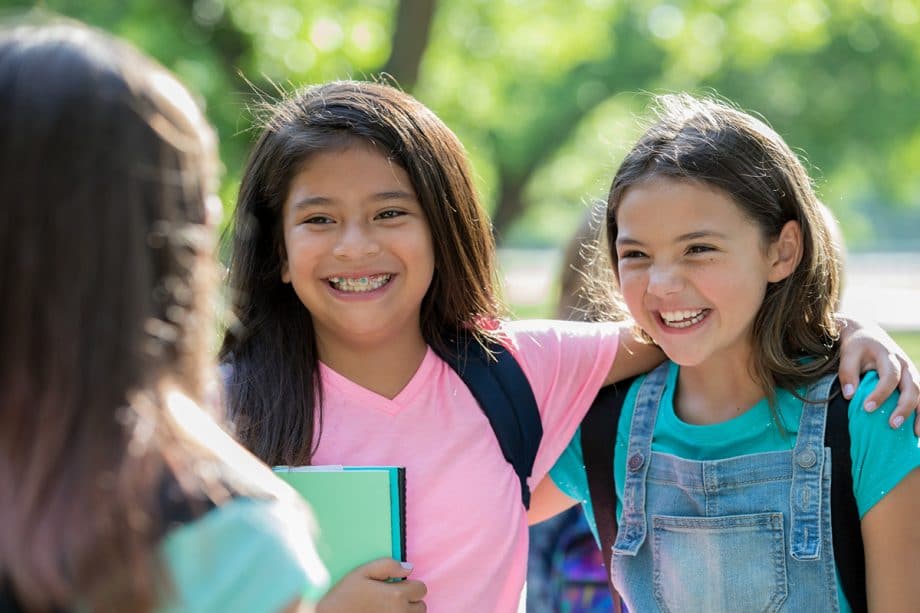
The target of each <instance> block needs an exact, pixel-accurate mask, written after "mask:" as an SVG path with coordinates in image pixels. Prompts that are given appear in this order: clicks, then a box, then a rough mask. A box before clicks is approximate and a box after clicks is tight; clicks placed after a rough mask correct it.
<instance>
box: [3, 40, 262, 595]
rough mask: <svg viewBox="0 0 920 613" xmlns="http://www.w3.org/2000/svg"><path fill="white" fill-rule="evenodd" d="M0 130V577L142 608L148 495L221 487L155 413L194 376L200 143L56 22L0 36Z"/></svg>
mask: <svg viewBox="0 0 920 613" xmlns="http://www.w3.org/2000/svg"><path fill="white" fill-rule="evenodd" d="M0 124H2V128H0V184H2V185H3V193H4V196H3V204H2V207H3V214H2V216H0V253H2V257H0V295H2V296H3V300H0V525H2V526H3V528H2V530H3V538H2V539H0V587H2V586H3V585H4V584H5V586H6V588H7V589H11V590H12V593H13V595H14V597H15V599H16V600H18V601H19V603H20V605H21V606H23V607H24V608H25V609H27V610H34V611H44V610H50V609H52V608H67V609H69V608H74V607H77V606H78V605H79V606H80V607H83V606H85V607H88V608H89V609H90V610H93V611H116V610H117V611H125V610H129V611H146V610H150V609H151V608H153V607H154V606H155V605H156V604H157V602H158V600H159V599H160V598H161V596H162V595H163V594H165V593H168V582H165V575H164V572H163V571H164V569H163V568H161V561H160V557H159V554H158V550H157V546H158V544H159V542H160V540H161V538H162V537H163V536H164V535H165V533H166V531H167V530H168V529H169V527H170V526H169V525H168V521H169V518H168V517H166V513H165V512H164V508H163V507H164V504H163V500H161V498H160V497H161V495H162V494H163V493H164V492H165V491H167V490H166V489H164V487H165V486H166V485H167V484H170V483H172V484H178V486H179V488H178V490H176V489H175V488H169V489H168V491H169V492H171V493H172V494H176V495H178V498H177V499H175V500H173V502H176V503H180V502H182V500H183V499H184V500H185V501H187V502H189V504H191V503H192V502H194V501H198V502H201V501H203V500H204V499H205V498H206V497H210V498H211V499H212V500H214V501H216V500H218V499H219V498H221V497H222V496H225V495H226V491H221V484H222V483H223V481H222V482H221V484H218V483H217V478H216V476H215V475H216V473H217V472H219V469H220V467H222V466H223V464H221V462H219V461H218V459H217V456H216V454H215V453H212V452H211V451H209V450H208V449H207V447H206V446H204V445H200V444H198V443H197V442H194V441H193V440H192V439H190V438H188V436H187V435H186V434H185V433H183V431H182V429H181V427H180V425H179V418H178V417H174V413H173V411H172V409H175V407H176V406H177V405H176V402H177V401H176V400H175V399H176V398H179V397H181V398H183V399H184V400H183V401H182V402H180V403H179V404H181V406H182V407H185V409H187V410H185V413H186V414H187V413H188V411H191V410H198V407H197V406H196V404H197V405H200V403H202V402H203V401H204V399H205V396H206V388H207V385H208V383H207V382H208V376H206V373H207V372H209V369H208V366H209V361H208V359H207V347H208V338H207V337H208V336H209V331H210V329H211V328H212V325H211V317H210V316H209V315H208V313H209V311H210V310H211V309H212V307H213V304H212V303H213V289H214V281H215V275H214V274H213V268H214V267H213V265H212V262H213V249H214V240H213V228H212V227H211V226H208V225H207V224H206V223H205V220H206V208H207V207H206V202H207V197H208V194H210V193H212V192H211V189H212V188H213V187H214V186H213V185H212V181H213V171H214V167H215V157H214V142H213V141H214V139H213V134H212V132H211V130H210V128H209V127H208V126H207V124H206V122H205V121H204V118H203V116H202V115H201V113H200V111H199V110H198V109H197V108H196V107H195V104H194V102H193V101H192V99H191V97H190V96H189V94H188V93H187V92H186V91H185V89H184V88H183V87H182V86H181V85H179V83H178V82H177V81H176V80H175V79H174V78H173V77H172V76H171V75H170V74H169V73H167V72H166V71H165V70H164V69H163V68H162V67H160V66H158V65H156V64H155V63H153V62H152V61H151V60H149V59H148V58H146V57H145V56H142V55H141V54H140V53H138V52H136V51H135V50H134V49H133V48H130V47H128V46H127V45H125V44H123V43H121V42H118V41H116V40H114V39H112V38H110V37H108V36H106V35H104V34H102V33H100V32H96V31H94V30H90V29H89V28H86V27H83V26H80V25H79V24H75V23H69V22H67V23H53V24H49V23H46V24H43V25H41V24H39V25H23V24H20V25H18V26H15V27H13V26H11V27H9V28H7V29H6V30H4V31H3V32H2V34H0ZM211 378H213V376H212V377H211ZM189 407H190V408H189ZM171 408H172V409H171ZM253 462H254V460H253ZM215 468H217V469H218V471H215ZM239 489H244V488H243V487H242V486H241V487H240V488H239ZM197 508H200V509H202V510H203V509H205V508H206V505H204V504H201V505H198V507H197Z"/></svg>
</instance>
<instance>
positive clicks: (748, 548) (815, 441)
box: [612, 364, 840, 613]
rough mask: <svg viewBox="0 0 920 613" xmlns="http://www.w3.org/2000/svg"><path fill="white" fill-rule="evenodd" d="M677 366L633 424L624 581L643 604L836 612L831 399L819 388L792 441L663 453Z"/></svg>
mask: <svg viewBox="0 0 920 613" xmlns="http://www.w3.org/2000/svg"><path fill="white" fill-rule="evenodd" d="M667 373H668V365H667V364H663V365H662V366H660V367H659V368H657V369H656V370H655V371H654V372H653V373H651V374H649V376H648V377H647V378H646V379H645V381H644V382H643V384H642V386H641V388H640V390H639V394H638V397H637V401H636V408H635V412H634V414H633V418H632V422H631V425H630V437H629V448H628V452H627V460H626V479H625V481H624V492H623V500H622V504H623V514H622V517H621V522H620V526H619V533H618V536H617V540H616V543H615V545H614V549H613V564H612V568H613V580H614V583H615V585H616V586H617V588H618V589H619V590H620V592H621V593H622V595H623V597H624V601H625V602H626V604H627V605H628V607H629V608H630V610H633V611H706V612H709V613H721V612H726V613H727V612H732V613H740V612H747V611H781V610H782V611H829V612H836V611H839V610H840V603H839V602H838V598H837V580H836V575H835V564H834V552H833V545H832V542H831V523H830V522H831V517H830V451H829V450H825V448H824V426H825V418H826V415H827V404H826V399H827V396H828V393H829V391H830V385H831V383H832V381H833V378H834V376H833V375H830V376H828V377H825V378H823V379H821V380H820V381H818V382H817V383H815V384H813V385H812V386H810V387H809V388H808V391H807V398H808V400H809V403H806V405H805V407H804V409H803V411H802V417H801V420H800V424H799V430H798V436H797V438H796V444H795V447H794V449H792V450H791V451H776V452H769V453H758V454H753V455H746V456H738V457H733V458H727V459H724V460H713V461H691V460H685V459H682V458H679V457H676V456H673V455H669V454H664V453H658V452H652V450H651V446H652V433H653V431H654V428H655V420H656V417H657V412H658V405H659V402H660V399H661V396H662V392H663V390H664V387H665V384H666V379H667Z"/></svg>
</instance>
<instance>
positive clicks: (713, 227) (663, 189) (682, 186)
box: [616, 177, 756, 241]
mask: <svg viewBox="0 0 920 613" xmlns="http://www.w3.org/2000/svg"><path fill="white" fill-rule="evenodd" d="M616 222H617V235H618V236H617V238H618V240H619V239H620V237H623V236H624V235H628V236H629V237H630V238H639V237H641V240H643V241H646V240H655V239H673V238H674V237H677V236H683V235H684V234H687V233H691V232H700V231H707V230H709V231H712V232H718V233H730V232H740V231H741V230H742V229H745V230H747V229H754V230H756V226H755V225H754V223H753V222H752V221H751V220H750V219H748V217H747V216H746V215H745V214H744V211H743V210H742V209H741V207H740V206H739V205H738V203H737V202H735V200H734V199H733V198H732V197H731V196H730V195H729V194H728V192H725V191H723V190H720V189H718V188H716V187H713V186H710V185H707V184H705V183H701V182H697V181H687V180H682V179H673V178H669V177H653V178H650V179H648V180H646V181H643V182H641V183H638V184H636V185H633V186H631V187H630V188H628V189H627V190H626V192H625V193H624V194H623V197H622V198H621V199H620V203H619V206H618V207H617V209H616Z"/></svg>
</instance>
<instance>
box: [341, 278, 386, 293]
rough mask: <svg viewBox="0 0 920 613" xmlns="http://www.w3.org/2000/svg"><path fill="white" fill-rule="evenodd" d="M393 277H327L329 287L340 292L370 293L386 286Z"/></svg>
mask: <svg viewBox="0 0 920 613" xmlns="http://www.w3.org/2000/svg"><path fill="white" fill-rule="evenodd" d="M392 278H393V275H389V274H384V275H370V276H367V277H329V278H328V279H327V281H329V285H331V286H332V287H334V288H335V289H337V290H339V291H340V292H372V291H374V290H375V289H380V288H381V287H383V286H384V285H386V284H387V283H388V282H389V280H390V279H392Z"/></svg>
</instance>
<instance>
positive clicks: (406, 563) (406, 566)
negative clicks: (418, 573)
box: [399, 562, 412, 570]
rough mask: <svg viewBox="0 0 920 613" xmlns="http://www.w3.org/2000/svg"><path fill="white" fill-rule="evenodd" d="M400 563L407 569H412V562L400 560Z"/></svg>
mask: <svg viewBox="0 0 920 613" xmlns="http://www.w3.org/2000/svg"><path fill="white" fill-rule="evenodd" d="M399 565H400V566H402V567H403V568H405V569H406V570H412V562H400V563H399Z"/></svg>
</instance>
